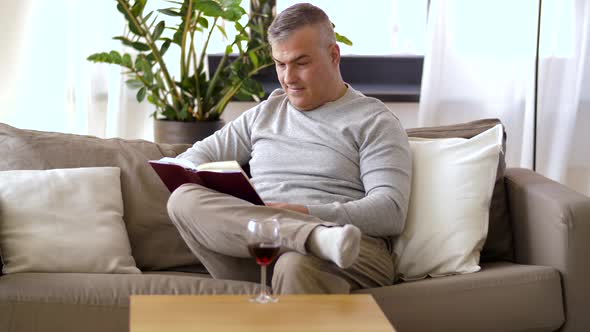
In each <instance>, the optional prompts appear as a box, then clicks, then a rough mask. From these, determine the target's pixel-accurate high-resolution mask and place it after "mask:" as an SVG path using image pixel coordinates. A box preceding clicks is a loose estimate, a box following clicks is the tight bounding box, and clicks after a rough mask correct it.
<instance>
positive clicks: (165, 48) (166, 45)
mask: <svg viewBox="0 0 590 332" xmlns="http://www.w3.org/2000/svg"><path fill="white" fill-rule="evenodd" d="M170 44H172V40H171V39H166V41H165V42H164V43H163V44H162V47H161V48H160V55H162V56H164V54H166V51H168V48H170Z"/></svg>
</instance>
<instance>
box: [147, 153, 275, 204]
mask: <svg viewBox="0 0 590 332" xmlns="http://www.w3.org/2000/svg"><path fill="white" fill-rule="evenodd" d="M149 164H150V165H151V166H152V168H153V169H154V170H155V171H156V173H157V174H158V176H159V177H160V179H161V180H162V182H164V184H165V185H166V187H167V188H168V190H170V192H173V191H174V190H176V188H178V187H180V186H181V185H183V184H185V183H196V184H200V185H202V186H205V187H207V188H209V189H213V190H215V191H218V192H220V193H224V194H228V195H232V196H234V197H237V198H239V199H243V200H246V201H248V202H250V203H252V204H256V205H264V202H263V201H262V199H261V198H260V196H259V195H258V193H257V192H256V190H255V189H254V187H253V186H252V184H251V183H250V180H249V179H248V176H247V175H246V173H244V171H243V170H242V169H241V167H240V166H239V165H238V164H237V162H218V163H208V164H204V165H199V166H198V167H195V166H194V165H192V164H191V163H190V161H187V160H179V159H174V158H162V159H160V160H150V161H149ZM217 166H219V167H217ZM199 168H203V169H199Z"/></svg>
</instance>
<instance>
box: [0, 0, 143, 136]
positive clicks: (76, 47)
mask: <svg viewBox="0 0 590 332" xmlns="http://www.w3.org/2000/svg"><path fill="white" fill-rule="evenodd" d="M115 5H116V3H115V2H114V1H90V2H88V1H79V0H55V1H46V0H24V1H2V2H1V4H0V40H2V51H1V52H0V73H1V74H0V105H2V106H0V122H3V123H7V124H9V125H12V126H16V127H19V128H27V129H35V130H47V131H58V132H68V133H76V134H89V135H95V136H99V137H114V136H118V137H125V138H145V139H150V138H151V137H152V136H153V133H152V129H151V128H152V126H151V119H150V117H149V114H150V110H149V109H150V107H149V105H148V104H147V103H143V104H140V105H138V104H137V102H135V101H134V92H133V91H128V90H127V89H126V87H125V86H124V83H123V82H124V80H123V78H122V76H121V68H120V67H118V66H114V65H113V66H109V65H105V64H94V63H91V62H88V61H87V60H86V58H87V57H88V56H89V55H90V54H92V53H96V52H102V51H110V50H120V49H121V45H120V43H119V42H118V41H114V40H112V37H114V36H117V35H122V34H123V31H124V20H123V18H122V16H121V14H120V13H119V12H118V11H117V10H116V8H115Z"/></svg>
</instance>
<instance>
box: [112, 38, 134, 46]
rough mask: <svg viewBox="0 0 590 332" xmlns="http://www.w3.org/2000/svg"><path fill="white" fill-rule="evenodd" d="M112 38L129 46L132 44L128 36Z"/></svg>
mask: <svg viewBox="0 0 590 332" xmlns="http://www.w3.org/2000/svg"><path fill="white" fill-rule="evenodd" d="M113 39H114V40H120V41H121V43H123V45H127V46H131V44H133V42H132V41H131V40H129V38H127V37H124V36H118V37H113Z"/></svg>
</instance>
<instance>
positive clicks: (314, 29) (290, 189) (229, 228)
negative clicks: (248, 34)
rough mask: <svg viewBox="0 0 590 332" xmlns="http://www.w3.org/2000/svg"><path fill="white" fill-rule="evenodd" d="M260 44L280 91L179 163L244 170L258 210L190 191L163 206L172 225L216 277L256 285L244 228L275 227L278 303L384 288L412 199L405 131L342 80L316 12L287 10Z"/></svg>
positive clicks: (328, 29)
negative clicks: (261, 222)
mask: <svg viewBox="0 0 590 332" xmlns="http://www.w3.org/2000/svg"><path fill="white" fill-rule="evenodd" d="M268 34H269V42H270V44H271V48H272V56H273V58H274V60H275V63H276V71H277V74H278V77H279V81H280V83H281V87H282V89H279V90H276V91H274V92H273V93H272V94H271V95H270V96H269V98H268V100H266V101H264V102H262V103H261V104H259V105H258V106H256V107H254V108H253V109H250V110H248V111H247V112H245V113H244V114H242V115H241V116H240V117H239V118H237V119H236V120H234V121H232V122H230V123H229V124H228V125H226V126H225V127H224V128H223V129H221V130H220V131H218V132H217V133H216V134H215V135H213V136H211V137H208V138H207V139H205V140H203V141H200V142H197V143H195V145H194V146H193V147H192V148H190V149H189V150H187V151H186V152H185V153H183V154H182V155H180V156H179V158H186V159H189V160H191V161H192V162H194V163H195V164H201V163H204V162H211V161H220V160H236V161H238V162H239V163H240V164H246V163H247V162H249V163H250V170H251V175H252V179H251V181H252V183H253V185H254V187H255V188H256V190H257V191H258V193H259V194H260V196H261V197H262V199H263V200H264V201H265V202H267V203H266V206H255V205H252V204H250V203H248V202H245V201H242V200H239V199H237V198H234V197H232V196H228V195H224V194H220V193H217V192H215V191H212V190H209V189H207V188H204V187H201V186H198V185H194V184H187V185H183V186H181V187H180V188H178V189H177V190H176V191H175V192H174V193H173V194H172V196H171V197H170V201H169V203H168V211H169V214H170V216H171V219H172V221H173V222H174V224H175V225H176V227H177V228H178V229H179V231H180V233H181V235H182V237H183V239H184V240H185V241H186V243H187V244H188V246H189V248H190V249H191V251H192V252H193V253H194V254H195V255H196V256H197V257H198V258H199V259H200V260H201V262H202V263H203V264H204V266H205V267H206V268H207V269H208V270H209V272H210V273H211V275H212V276H213V277H214V278H220V279H237V280H249V281H259V277H258V267H257V265H255V264H254V261H253V259H252V258H251V257H250V255H249V253H248V249H247V243H246V224H247V223H248V220H249V219H252V218H254V219H265V218H277V219H278V220H279V223H280V232H281V236H282V254H281V255H280V256H279V257H278V259H277V260H276V262H275V264H274V266H273V267H272V273H273V276H272V282H271V283H272V288H273V289H274V291H275V292H277V293H279V294H288V293H348V292H350V291H351V290H355V289H361V288H369V287H378V286H384V285H390V284H391V283H392V282H393V278H394V255H393V252H392V247H393V246H392V240H393V238H394V237H395V236H396V235H398V234H400V233H401V231H402V230H403V227H404V221H405V217H406V211H407V206H408V200H409V191H410V177H411V157H410V152H409V144H408V140H407V136H406V134H405V131H404V130H403V128H402V126H401V125H400V123H399V121H398V119H397V118H396V117H395V116H394V115H393V113H391V112H390V111H389V110H388V109H387V107H386V106H385V105H384V104H383V103H381V102H380V101H378V100H376V99H373V98H368V97H365V96H363V95H362V94H361V93H360V92H358V91H356V90H354V89H353V88H352V87H351V86H348V85H347V84H346V83H345V82H344V81H343V80H342V77H341V75H340V69H339V64H340V49H339V47H338V45H337V44H336V40H335V34H334V31H333V29H332V25H331V22H330V20H329V18H328V16H327V15H326V14H325V13H324V12H323V11H322V10H321V9H319V8H317V7H314V6H312V5H310V4H297V5H294V6H292V7H290V8H288V9H286V10H285V11H283V12H282V13H280V14H279V15H278V16H277V17H276V19H275V20H274V22H273V23H272V25H271V26H270V28H269V31H268Z"/></svg>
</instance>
